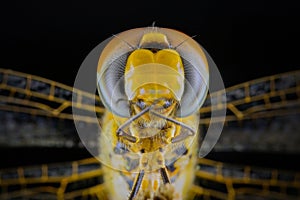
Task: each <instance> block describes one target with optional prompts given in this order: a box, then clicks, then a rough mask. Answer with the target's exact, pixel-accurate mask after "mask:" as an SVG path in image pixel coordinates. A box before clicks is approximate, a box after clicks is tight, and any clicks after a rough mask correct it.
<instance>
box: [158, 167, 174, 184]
mask: <svg viewBox="0 0 300 200" xmlns="http://www.w3.org/2000/svg"><path fill="white" fill-rule="evenodd" d="M159 171H160V175H161V178H162V180H163V183H164V184H167V183H171V181H170V178H169V174H168V171H167V168H166V167H163V168H160V169H159Z"/></svg>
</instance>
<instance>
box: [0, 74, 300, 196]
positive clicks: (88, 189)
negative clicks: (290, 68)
mask: <svg viewBox="0 0 300 200" xmlns="http://www.w3.org/2000/svg"><path fill="white" fill-rule="evenodd" d="M299 74H300V71H296V72H291V73H286V74H280V75H274V76H271V77H266V78H262V79H258V80H254V81H250V82H247V83H244V84H240V85H237V86H234V87H231V88H228V89H227V94H226V97H227V100H228V101H227V114H228V116H227V118H226V124H227V125H228V126H229V127H230V126H231V125H232V123H234V124H239V125H240V123H242V122H244V121H247V120H253V121H255V120H257V119H265V118H274V117H280V116H282V115H287V116H289V115H291V114H297V113H299V91H300V90H299ZM72 96H74V99H75V100H74V102H73V105H72ZM211 96H212V98H224V97H222V96H221V95H219V94H218V93H214V94H211ZM94 102H96V105H93V103H94ZM72 106H73V107H76V109H79V110H82V113H83V114H82V115H79V116H76V118H77V120H81V121H82V122H83V123H84V124H85V125H91V124H95V123H98V121H97V120H95V119H94V118H93V117H91V116H90V115H89V113H90V112H94V110H96V112H97V113H98V114H99V115H102V114H103V112H104V108H103V107H102V104H101V102H100V99H99V97H98V96H97V95H94V94H90V93H86V92H84V91H81V90H78V89H75V88H71V87H69V86H66V85H63V84H60V83H57V82H54V81H50V80H47V79H44V78H41V77H37V76H33V75H29V74H24V73H20V72H15V71H11V70H4V69H0V109H1V110H2V111H1V112H9V113H10V112H12V111H13V112H14V113H23V114H25V115H26V116H27V117H28V116H33V117H34V119H33V120H47V121H48V120H54V119H57V120H63V122H64V123H63V124H66V122H67V124H68V122H71V121H72V120H73V116H72V112H71V107H72ZM216 106H218V105H216ZM288 108H289V109H288ZM210 110H211V105H210V102H209V101H207V102H206V103H205V104H204V107H203V108H201V110H200V112H201V124H202V125H203V126H206V125H207V124H208V123H209V117H210ZM77 113H80V112H77ZM21 119H23V120H24V118H21ZM216 121H217V120H216ZM235 122H237V123H235ZM55 123H56V122H55ZM69 125H70V124H69ZM62 129H63V130H65V129H67V126H66V127H63V128H62ZM5 130H9V129H7V128H6V129H5ZM60 132H61V130H60ZM70 132H72V133H74V132H73V131H70ZM37 134H40V133H37ZM69 135H70V138H69V140H68V137H65V138H66V140H67V141H66V142H65V144H69V143H68V141H72V142H73V143H74V141H73V139H71V138H73V137H74V135H72V134H71V133H70V134H69ZM71 135H72V136H71ZM47 138H48V137H47ZM30 140H32V138H31V139H30ZM55 140H57V138H56V139H55ZM60 140H61V137H60ZM41 141H42V140H38V141H36V143H37V144H39V145H41V143H40V142H41ZM31 142H32V141H31ZM79 143H80V142H79V141H78V143H76V144H75V145H80V144H79ZM31 144H32V143H31ZM48 145H49V144H48ZM73 145H74V144H73ZM198 168H199V171H198V172H197V174H196V185H195V186H194V187H193V188H192V191H193V194H192V196H195V197H196V199H198V197H199V199H201V198H211V199H238V198H240V197H245V196H247V195H250V196H251V195H252V196H255V195H257V196H268V197H269V196H275V197H276V198H281V197H282V198H281V199H287V197H290V196H292V197H293V196H295V195H290V193H293V194H296V195H298V194H299V190H300V189H299V187H300V186H299V184H300V183H299V181H300V180H299V177H300V175H299V174H298V173H297V172H293V173H290V172H284V171H283V172H281V171H280V170H277V169H269V170H267V169H255V168H252V167H250V166H246V167H244V166H237V165H229V164H224V163H222V162H216V161H212V160H207V159H200V160H199V164H198ZM62 169H63V170H62ZM95 179H96V180H97V181H92V180H95ZM101 181H102V180H101V170H99V163H98V162H97V161H96V160H95V159H93V158H91V159H87V160H82V161H74V162H71V163H57V164H49V165H47V164H44V165H41V166H35V167H19V168H17V169H9V170H1V182H0V186H1V188H2V189H1V191H2V192H1V197H3V199H11V198H12V197H18V196H19V197H20V196H38V195H42V196H41V197H45V196H43V195H46V196H47V198H48V197H49V198H57V197H60V196H59V195H63V196H62V197H64V198H66V199H68V198H70V199H72V198H74V197H79V196H94V197H96V198H99V199H104V198H105V197H104V195H105V191H104V190H103V186H102V182H101ZM86 182H88V183H89V184H86ZM83 185H87V186H84V187H83ZM98 191H102V192H99V193H98ZM97 195H100V196H97ZM295 198H297V196H296V197H295Z"/></svg>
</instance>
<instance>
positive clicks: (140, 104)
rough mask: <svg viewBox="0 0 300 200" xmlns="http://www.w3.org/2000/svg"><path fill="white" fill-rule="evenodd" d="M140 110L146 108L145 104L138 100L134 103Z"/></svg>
mask: <svg viewBox="0 0 300 200" xmlns="http://www.w3.org/2000/svg"><path fill="white" fill-rule="evenodd" d="M135 104H136V105H137V106H138V107H139V108H140V109H141V110H144V109H145V108H146V104H145V102H144V101H143V100H141V99H139V100H138V101H137V102H136V103H135Z"/></svg>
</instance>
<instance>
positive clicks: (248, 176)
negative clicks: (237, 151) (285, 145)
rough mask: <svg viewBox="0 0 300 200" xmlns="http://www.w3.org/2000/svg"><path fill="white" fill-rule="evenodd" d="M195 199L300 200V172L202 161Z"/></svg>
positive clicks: (197, 175) (199, 162) (194, 191)
mask: <svg viewBox="0 0 300 200" xmlns="http://www.w3.org/2000/svg"><path fill="white" fill-rule="evenodd" d="M191 190H192V192H191V193H192V194H191V196H192V197H193V199H224V200H226V199H298V198H299V195H300V172H291V171H283V170H278V169H266V168H255V167H251V166H239V165H232V164H227V163H223V162H216V161H212V160H207V159H199V161H198V171H197V173H196V179H195V185H194V186H193V187H192V189H191Z"/></svg>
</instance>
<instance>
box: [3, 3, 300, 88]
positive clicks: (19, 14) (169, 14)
mask: <svg viewBox="0 0 300 200" xmlns="http://www.w3.org/2000/svg"><path fill="white" fill-rule="evenodd" d="M1 4H2V5H1V8H0V26H1V27H0V31H1V34H0V51H1V54H0V55H1V57H0V58H1V59H0V67H1V68H10V69H14V70H18V71H22V72H26V73H31V74H35V75H39V76H42V77H45V78H49V79H53V80H56V81H58V82H62V83H65V84H68V85H73V83H74V79H75V76H76V73H77V70H78V68H79V67H80V65H81V63H82V61H83V60H84V58H85V57H86V56H87V54H88V53H89V52H90V51H91V50H92V49H93V48H94V47H95V46H97V45H98V44H99V43H100V42H101V41H103V40H104V39H106V38H108V37H110V36H111V35H112V34H117V33H119V32H121V31H125V30H127V29H131V28H136V27H145V26H151V24H152V23H153V22H154V21H155V22H156V26H158V27H167V28H173V29H177V30H180V31H182V32H184V33H186V34H188V35H190V36H193V35H197V37H196V38H195V39H196V40H197V41H198V42H199V43H200V44H201V45H202V46H203V47H204V48H205V49H206V50H207V51H208V53H209V54H210V55H211V57H212V58H213V59H214V61H215V63H216V64H217V66H218V67H219V69H220V72H221V75H222V76H223V80H224V82H225V86H231V85H234V84H237V83H240V82H244V81H247V80H251V79H254V78H258V77H261V76H266V75H271V74H275V73H280V72H286V71H290V70H295V69H300V61H299V59H298V58H299V45H300V38H299V35H300V31H299V28H298V27H299V24H300V23H299V22H300V14H299V10H300V9H299V8H300V6H298V5H297V4H296V1H294V3H292V2H288V1H280V2H275V1H238V0H237V1H195V2H188V1H178V2H177V1H172V2H156V1H130V2H129V1H121V2H118V1H100V0H99V1H61V2H53V1H9V2H6V3H3V2H2V3H1Z"/></svg>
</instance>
